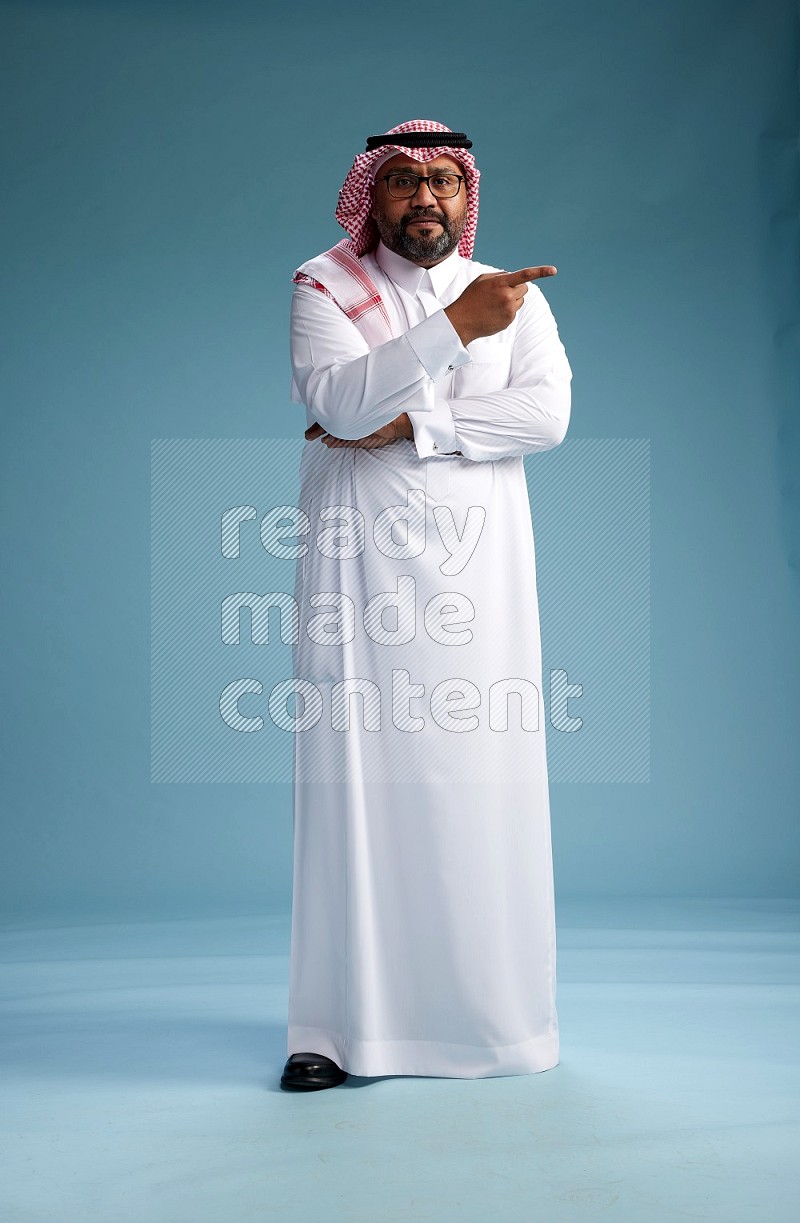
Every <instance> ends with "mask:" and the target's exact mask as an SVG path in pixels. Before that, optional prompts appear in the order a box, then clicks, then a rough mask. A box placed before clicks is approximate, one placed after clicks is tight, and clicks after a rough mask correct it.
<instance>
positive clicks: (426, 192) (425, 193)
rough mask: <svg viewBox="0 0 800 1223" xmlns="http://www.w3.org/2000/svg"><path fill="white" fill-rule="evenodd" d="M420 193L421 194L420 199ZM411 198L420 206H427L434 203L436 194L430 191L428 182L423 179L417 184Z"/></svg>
mask: <svg viewBox="0 0 800 1223" xmlns="http://www.w3.org/2000/svg"><path fill="white" fill-rule="evenodd" d="M420 195H422V198H421V199H420ZM411 198H412V200H414V202H415V203H416V204H418V205H419V206H420V208H428V207H429V206H430V205H431V204H435V203H436V196H435V195H434V194H433V192H432V191H431V188H430V183H426V182H424V181H423V182H421V183H419V184H418V186H417V189H416V191H415V192H414V194H413V195H412V197H411Z"/></svg>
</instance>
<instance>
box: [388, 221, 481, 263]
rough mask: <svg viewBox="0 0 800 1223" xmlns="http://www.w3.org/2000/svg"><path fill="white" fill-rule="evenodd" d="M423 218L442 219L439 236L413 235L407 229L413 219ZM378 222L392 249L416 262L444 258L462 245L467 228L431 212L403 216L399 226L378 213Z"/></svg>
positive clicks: (428, 261)
mask: <svg viewBox="0 0 800 1223" xmlns="http://www.w3.org/2000/svg"><path fill="white" fill-rule="evenodd" d="M464 219H465V220H466V218H464ZM422 220H431V221H438V222H439V223H440V225H441V226H442V228H441V231H440V232H439V233H438V234H436V235H434V234H431V235H429V236H428V235H425V234H421V235H420V236H419V237H418V238H414V237H412V236H411V235H410V234H409V233H408V231H407V226H408V225H410V224H411V222H412V221H422ZM375 224H376V225H377V227H378V232H379V233H380V236H381V239H382V241H383V243H384V245H385V246H388V248H389V250H390V251H394V253H395V254H396V255H402V256H403V257H404V258H405V259H410V260H411V262H412V263H430V262H433V261H434V260H436V261H438V260H440V259H444V258H445V257H446V256H447V255H449V254H450V253H451V252H452V251H454V250H455V249H456V247H457V246H458V242H459V239H460V237H461V233H462V231H463V228H464V226H463V224H462V225H458V226H457V225H454V224H453V222H452V221H449V220H448V219H447V217H445V216H436V215H435V214H433V213H429V212H418V213H413V214H410V215H409V216H407V217H402V218H401V220H400V221H398V223H397V224H396V225H391V224H390V223H389V222H388V221H387V220H386V218H385V217H382V216H378V217H375Z"/></svg>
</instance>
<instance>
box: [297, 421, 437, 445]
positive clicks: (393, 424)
mask: <svg viewBox="0 0 800 1223" xmlns="http://www.w3.org/2000/svg"><path fill="white" fill-rule="evenodd" d="M316 438H320V439H321V440H322V441H323V442H324V443H325V445H326V446H327V447H328V448H329V449H331V450H333V449H337V448H338V447H340V446H362V447H364V448H365V449H369V450H371V449H373V448H374V447H375V446H388V444H389V443H390V442H396V441H398V440H399V439H400V438H407V439H408V440H409V441H413V440H414V429H413V426H412V424H411V419H410V417H409V415H408V413H407V412H401V413H400V415H399V416H398V417H396V419H395V420H391V421H389V424H388V425H383V426H381V428H380V429H376V430H375V432H374V433H370V434H369V435H368V436H367V437H358V438H344V437H334V436H333V435H332V434H330V433H326V432H325V430H324V429H323V428H322V425H318V424H317V423H316V421H315V422H314V424H313V425H310V426H309V428H308V429H306V432H305V439H306V441H307V442H313V441H314V440H315V439H316Z"/></svg>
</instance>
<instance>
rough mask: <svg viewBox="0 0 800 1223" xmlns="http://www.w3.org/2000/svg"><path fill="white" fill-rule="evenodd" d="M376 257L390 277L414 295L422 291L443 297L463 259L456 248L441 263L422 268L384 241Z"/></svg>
mask: <svg viewBox="0 0 800 1223" xmlns="http://www.w3.org/2000/svg"><path fill="white" fill-rule="evenodd" d="M374 257H375V260H376V262H377V263H378V265H379V266H380V267H381V268H382V269H383V271H384V272H385V273H386V275H387V276H388V277H389V279H390V280H392V281H394V283H395V284H396V285H397V286H398V288H400V289H404V290H405V292H406V293H410V294H411V296H412V297H416V296H418V295H419V294H420V293H429V294H432V295H433V296H434V297H436V298H439V297H441V296H442V294H443V293H444V291H445V289H446V288H447V286H448V285H450V284H452V282H453V280H454V278H455V275H456V272H457V271H458V265H459V263H460V261H461V256H460V255H459V253H458V249H457V248H456V250H454V251H451V253H450V254H449V255H448V256H447V258H446V259H443V260H442V261H441V263H437V264H434V266H433V267H432V268H421V267H420V266H419V265H418V264H416V263H412V262H411V260H410V259H404V258H403V256H402V255H398V254H396V253H395V252H394V251H390V250H389V247H388V246H385V245H384V244H383V242H379V243H378V245H377V247H376V248H375V255H374Z"/></svg>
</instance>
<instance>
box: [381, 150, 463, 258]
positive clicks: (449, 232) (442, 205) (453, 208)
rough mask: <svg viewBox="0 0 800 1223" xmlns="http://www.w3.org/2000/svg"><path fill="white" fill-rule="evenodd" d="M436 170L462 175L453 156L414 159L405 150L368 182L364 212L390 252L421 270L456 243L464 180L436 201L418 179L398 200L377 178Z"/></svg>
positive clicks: (461, 228) (460, 218)
mask: <svg viewBox="0 0 800 1223" xmlns="http://www.w3.org/2000/svg"><path fill="white" fill-rule="evenodd" d="M442 170H447V171H449V172H450V173H455V174H463V173H464V170H463V167H462V166H461V165H460V164H459V162H457V161H456V160H455V158H453V157H437V158H435V159H434V160H433V161H415V160H414V159H413V158H412V157H408V156H407V155H406V154H405V153H398V154H397V156H396V157H392V158H391V159H390V160H389V161H385V162H384V163H383V165H382V166H381V168H380V169H379V171H378V181H377V182H376V183H375V185H374V194H373V205H372V212H371V214H370V215H371V216H372V218H373V219H374V221H375V224H376V225H377V227H378V233H379V234H380V236H381V238H382V240H383V242H384V244H385V245H386V246H388V248H389V250H390V251H394V252H395V254H397V255H402V256H403V258H404V259H409V260H410V261H411V262H412V263H417V264H419V266H420V267H423V268H430V267H433V266H434V264H436V263H441V261H442V260H443V259H446V258H447V256H448V255H449V254H451V253H452V251H454V250H455V249H456V247H457V246H458V242H459V239H460V237H461V234H462V232H463V230H464V226H465V224H466V221H467V189H466V183H460V184H459V187H460V190H459V193H458V195H454V196H452V197H451V198H450V199H444V200H442V199H437V197H436V196H435V195H433V194H432V192H431V190H430V186H429V184H428V183H420V184H419V188H418V189H417V192H416V194H415V195H412V196H411V197H410V198H409V199H405V200H398V199H395V198H394V197H393V196H391V195H389V188H388V186H387V184H386V182H385V181H384V180H383V176H384V174H397V173H398V172H400V171H408V172H409V173H411V174H426V175H427V174H435V173H436V172H437V171H440V172H441V171H442Z"/></svg>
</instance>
